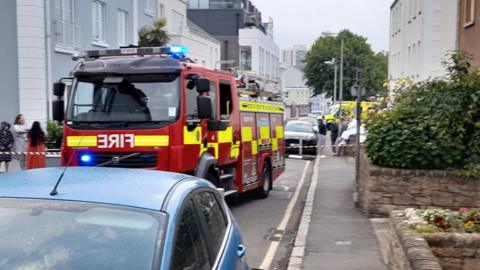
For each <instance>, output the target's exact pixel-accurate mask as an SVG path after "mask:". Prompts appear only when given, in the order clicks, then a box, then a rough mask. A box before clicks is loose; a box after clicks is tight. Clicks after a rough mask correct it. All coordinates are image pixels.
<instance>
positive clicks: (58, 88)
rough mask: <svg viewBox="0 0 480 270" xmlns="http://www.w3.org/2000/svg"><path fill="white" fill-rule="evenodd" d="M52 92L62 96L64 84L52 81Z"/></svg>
mask: <svg viewBox="0 0 480 270" xmlns="http://www.w3.org/2000/svg"><path fill="white" fill-rule="evenodd" d="M53 94H54V95H55V96H57V97H63V95H64V94H65V84H64V83H62V82H56V83H54V84H53Z"/></svg>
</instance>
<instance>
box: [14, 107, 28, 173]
mask: <svg viewBox="0 0 480 270" xmlns="http://www.w3.org/2000/svg"><path fill="white" fill-rule="evenodd" d="M29 129H30V127H29V126H28V125H27V124H26V123H25V117H24V116H23V114H19V115H17V117H15V124H14V125H13V133H14V137H15V151H16V152H22V154H19V155H16V157H17V159H18V161H19V162H20V168H21V169H22V170H24V169H25V154H24V153H25V151H27V133H28V130H29Z"/></svg>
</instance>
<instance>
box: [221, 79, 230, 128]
mask: <svg viewBox="0 0 480 270" xmlns="http://www.w3.org/2000/svg"><path fill="white" fill-rule="evenodd" d="M232 109H233V104H232V91H231V87H230V83H228V82H221V83H220V118H221V119H223V120H228V119H230V114H231V113H232Z"/></svg>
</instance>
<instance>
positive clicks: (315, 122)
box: [297, 117, 319, 132]
mask: <svg viewBox="0 0 480 270" xmlns="http://www.w3.org/2000/svg"><path fill="white" fill-rule="evenodd" d="M297 120H299V121H305V122H310V123H312V126H313V130H314V131H315V132H319V130H318V119H317V118H314V117H300V118H298V119H297Z"/></svg>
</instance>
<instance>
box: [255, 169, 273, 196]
mask: <svg viewBox="0 0 480 270" xmlns="http://www.w3.org/2000/svg"><path fill="white" fill-rule="evenodd" d="M262 178H263V185H262V186H261V187H259V188H258V189H257V190H256V193H257V197H258V198H259V199H265V198H267V197H268V195H269V194H270V190H271V189H272V172H271V169H270V165H269V164H268V163H265V164H264V165H263V170H262Z"/></svg>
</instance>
